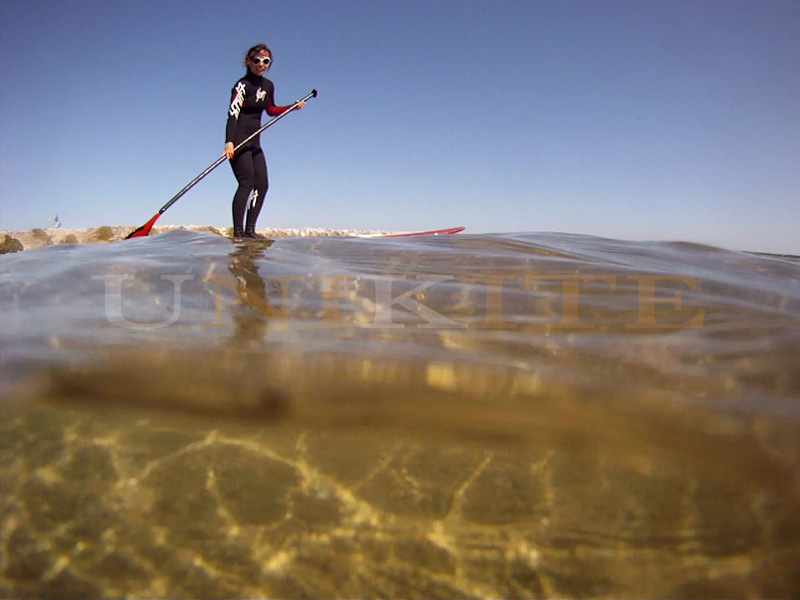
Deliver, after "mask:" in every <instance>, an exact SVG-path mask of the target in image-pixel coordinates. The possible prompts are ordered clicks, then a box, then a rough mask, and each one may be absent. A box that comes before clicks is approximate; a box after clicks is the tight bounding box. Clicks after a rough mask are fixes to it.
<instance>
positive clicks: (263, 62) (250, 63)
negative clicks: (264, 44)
mask: <svg viewBox="0 0 800 600" xmlns="http://www.w3.org/2000/svg"><path fill="white" fill-rule="evenodd" d="M270 64H272V57H271V56H270V54H269V52H267V51H266V50H263V51H261V52H259V53H258V54H256V55H255V56H251V57H250V58H248V59H247V67H248V68H249V69H250V70H251V71H252V72H253V73H255V74H256V75H263V74H264V73H266V71H267V69H269V66H270Z"/></svg>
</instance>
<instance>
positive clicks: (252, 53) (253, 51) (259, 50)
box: [244, 44, 272, 67]
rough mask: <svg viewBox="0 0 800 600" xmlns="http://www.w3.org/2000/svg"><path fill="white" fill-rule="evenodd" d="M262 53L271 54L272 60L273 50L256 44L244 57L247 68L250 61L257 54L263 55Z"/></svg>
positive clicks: (264, 45)
mask: <svg viewBox="0 0 800 600" xmlns="http://www.w3.org/2000/svg"><path fill="white" fill-rule="evenodd" d="M262 52H269V57H270V58H272V50H270V49H269V48H267V45H266V44H256V45H255V46H253V47H252V48H250V50H248V51H247V53H246V54H245V55H244V66H245V67H246V66H247V61H248V60H250V59H251V58H253V57H254V56H255V55H256V54H261V53H262Z"/></svg>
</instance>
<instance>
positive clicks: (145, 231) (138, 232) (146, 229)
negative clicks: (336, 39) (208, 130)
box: [125, 90, 317, 240]
mask: <svg viewBox="0 0 800 600" xmlns="http://www.w3.org/2000/svg"><path fill="white" fill-rule="evenodd" d="M316 97H317V90H311V93H310V94H309V95H308V96H306V97H305V98H303V99H302V100H298V101H297V102H295V103H294V104H293V105H292V107H291V108H290V109H288V110H287V111H286V112H283V113H281V114H279V115H278V116H277V117H275V118H274V119H271V120H270V121H268V122H267V123H266V124H265V125H262V126H261V127H260V128H259V129H258V131H256V132H255V133H253V135H251V136H249V137H248V138H247V139H245V140H244V141H243V142H242V143H241V144H239V145H238V146H236V147H235V148H234V149H233V151H234V152H236V151H237V150H239V149H240V148H241V147H242V146H245V145H246V144H247V143H248V142H249V141H250V140H252V139H253V138H254V137H256V136H257V135H258V134H259V133H261V132H262V131H264V130H265V129H266V128H267V127H269V126H270V125H273V124H275V123H276V122H277V121H279V120H280V119H282V118H283V117H285V116H286V115H288V114H289V113H290V112H292V111H293V110H295V109H296V108H297V106H298V104H300V103H301V102H306V101H308V100H309V99H311V98H316ZM226 160H227V159H226V158H225V155H224V154H223V155H222V156H220V157H219V158H218V159H217V160H216V161H214V164H212V165H211V166H210V167H208V168H207V169H206V170H205V171H203V172H202V173H200V175H198V176H197V177H195V178H194V179H192V181H190V182H189V183H188V184H187V185H186V187H185V188H183V189H182V190H181V191H180V192H178V193H177V194H175V195H174V196H173V197H172V198H171V199H170V201H169V202H167V203H166V204H165V205H164V206H162V207H161V209H160V210H159V211H158V212H157V213H156V214H155V215H153V218H152V219H150V220H149V221H148V222H147V223H145V224H144V225H142V226H141V227H139V228H138V229H134V230H133V231H132V232H131V233H130V234H128V235H127V236H126V237H125V239H126V240H129V239H131V238H135V237H144V236H146V235H149V234H150V230H151V229H152V228H153V225H154V224H155V222H156V220H157V219H158V217H160V216H161V215H162V214H164V211H166V210H167V209H168V208H169V207H170V206H172V205H173V204H175V203H176V202H177V201H178V199H179V198H180V197H181V196H183V195H184V194H185V193H186V192H188V191H189V190H190V189H192V188H193V187H194V186H195V185H196V184H197V183H199V182H200V180H201V179H202V178H203V177H205V176H206V175H208V174H209V173H211V171H213V170H214V169H216V168H217V167H218V166H220V165H221V164H222V163H223V162H225V161H226Z"/></svg>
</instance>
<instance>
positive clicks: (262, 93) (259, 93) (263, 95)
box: [256, 88, 267, 102]
mask: <svg viewBox="0 0 800 600" xmlns="http://www.w3.org/2000/svg"><path fill="white" fill-rule="evenodd" d="M266 97H267V92H265V91H264V90H262V89H261V88H258V91H257V92H256V102H258V101H259V100H263V99H264V98H266Z"/></svg>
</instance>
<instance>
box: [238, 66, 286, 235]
mask: <svg viewBox="0 0 800 600" xmlns="http://www.w3.org/2000/svg"><path fill="white" fill-rule="evenodd" d="M274 93H275V86H274V85H272V82H271V81H270V80H269V79H266V78H264V77H261V76H260V75H255V74H254V73H252V72H251V71H249V70H248V71H247V75H245V76H244V77H242V78H241V79H240V80H239V81H237V82H236V85H235V86H233V90H231V104H230V107H229V109H228V123H227V125H226V127H225V142H226V143H227V142H231V143H233V145H234V146H238V145H239V144H240V143H241V142H242V141H244V140H245V139H246V138H247V136H249V135H251V134H252V133H254V132H255V131H257V130H258V128H259V127H261V113H262V111H265V110H266V111H267V114H268V115H269V116H271V117H277V116H278V115H280V114H281V113H283V112H284V111H286V110H288V109H289V108H291V106H275V102H274V98H273V96H274ZM260 137H261V136H260V135H258V136H256V137H255V138H253V139H252V140H250V141H249V142H248V143H247V145H246V146H244V147H243V148H241V149H240V150H239V151H238V152H236V155H235V156H234V157H233V158H232V159H231V167H232V168H233V174H234V175H236V180H237V181H238V182H239V187H238V189H237V190H236V194H234V196H233V229H234V232H236V233H239V232H241V231H242V222H243V221H244V215H245V212H247V226H246V231H249V232H252V231H255V227H256V220H257V219H258V213H259V212H261V207H262V206H263V204H264V197H265V196H266V195H267V188H268V186H269V183H268V179H267V161H266V159H265V158H264V151H263V150H262V149H261V141H260V139H259V138H260ZM251 193H252V194H253V195H254V197H253V200H252V202H251V204H250V207H249V210H248V206H247V201H248V199H249V198H250V194H251Z"/></svg>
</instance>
